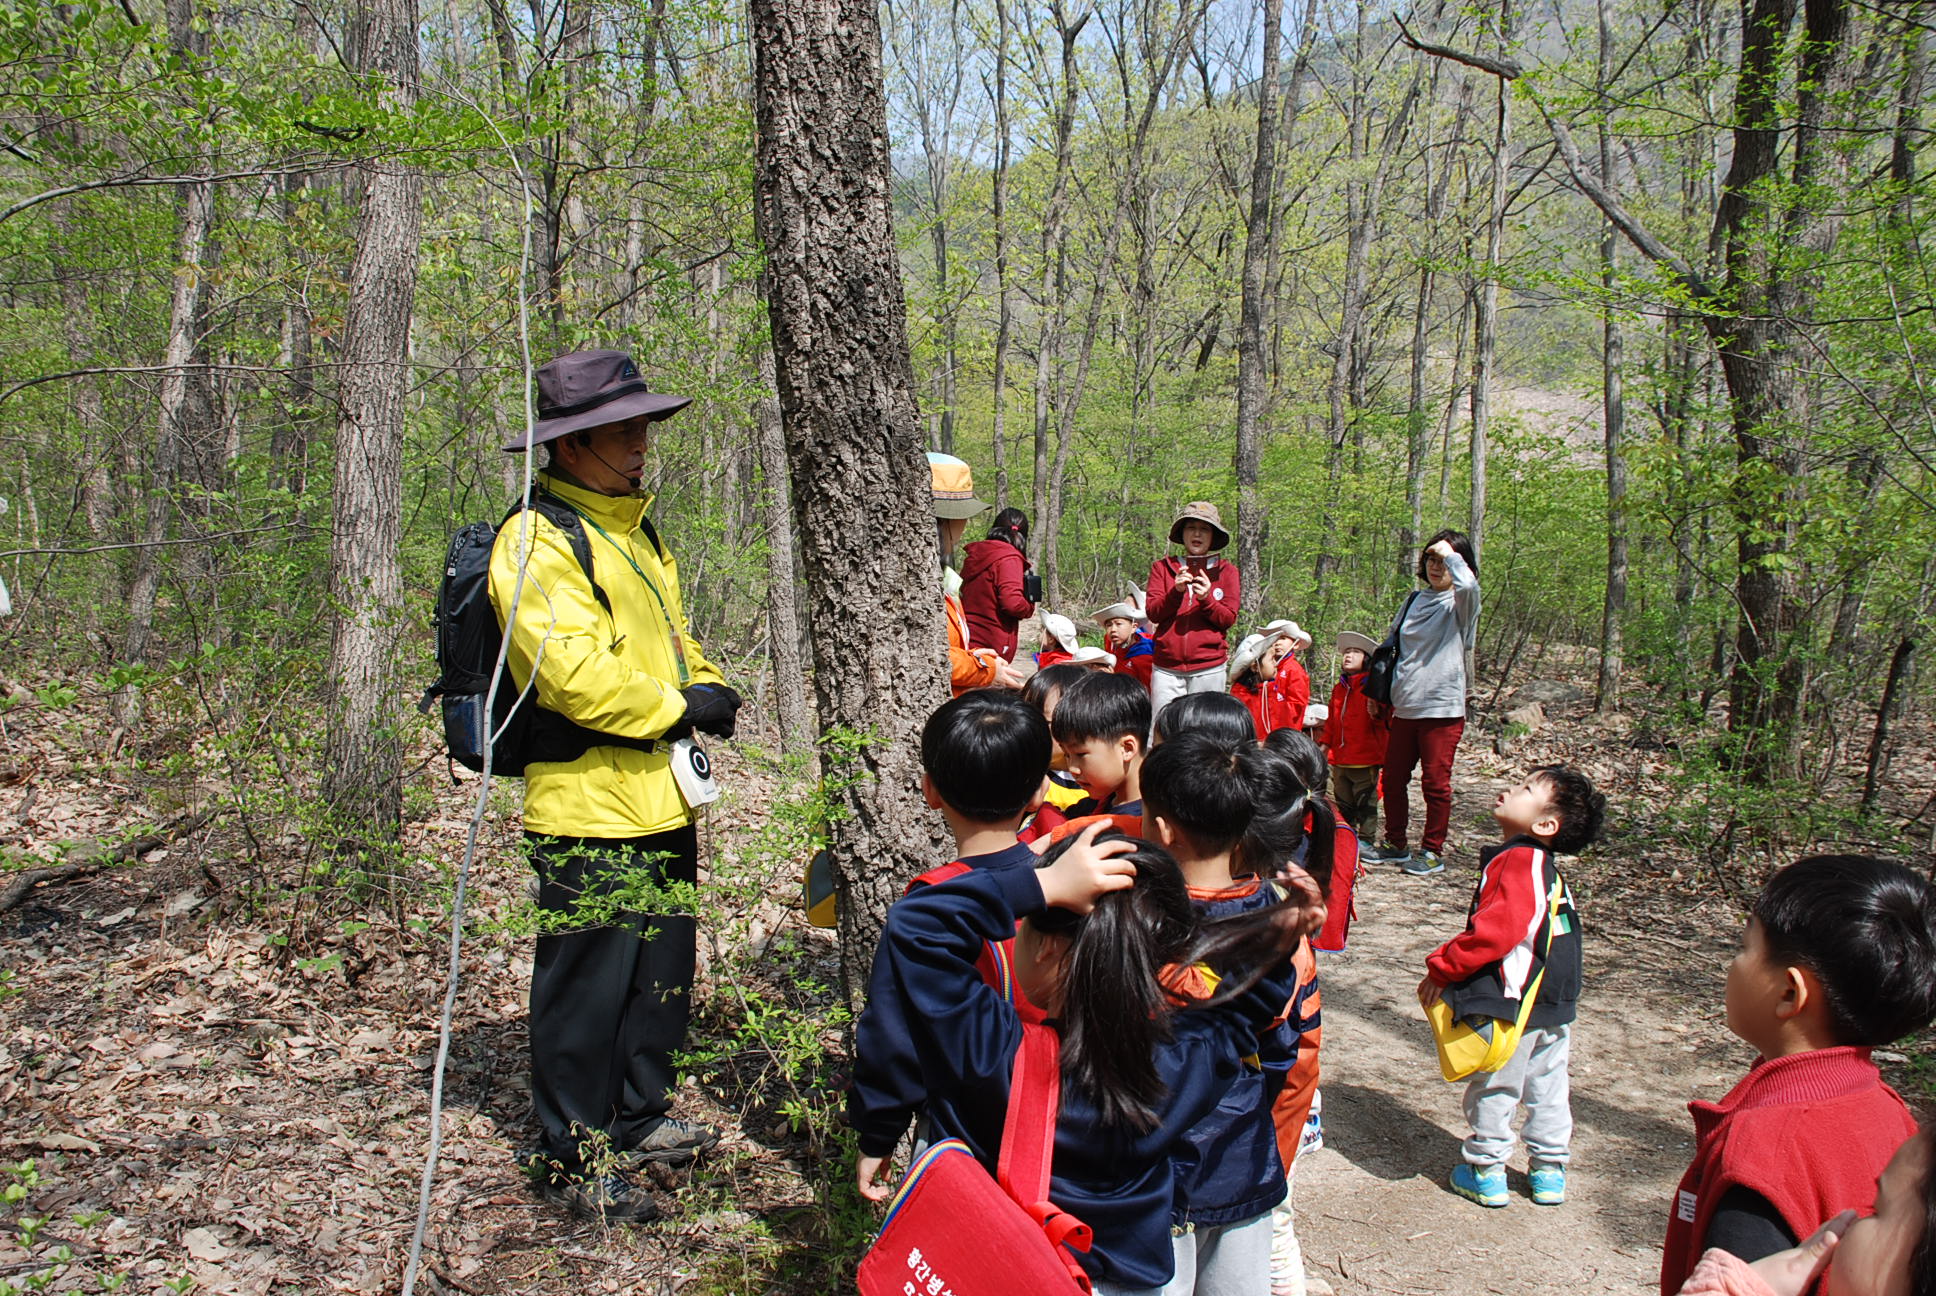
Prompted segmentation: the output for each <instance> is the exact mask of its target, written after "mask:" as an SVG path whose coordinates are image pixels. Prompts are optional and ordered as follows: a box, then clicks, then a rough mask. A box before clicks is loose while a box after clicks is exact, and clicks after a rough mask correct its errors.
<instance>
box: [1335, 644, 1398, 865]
mask: <svg viewBox="0 0 1936 1296" xmlns="http://www.w3.org/2000/svg"><path fill="white" fill-rule="evenodd" d="M1377 647H1378V645H1377V644H1375V643H1373V642H1372V641H1371V636H1369V635H1361V634H1359V633H1358V632H1357V631H1355V630H1342V631H1339V632H1338V668H1339V672H1340V674H1339V677H1338V682H1337V683H1336V684H1334V685H1332V686H1331V714H1330V716H1329V717H1327V718H1326V720H1325V722H1324V729H1323V732H1322V734H1321V736H1320V737H1319V741H1320V742H1322V743H1323V744H1324V754H1325V756H1326V757H1327V758H1329V760H1330V761H1331V799H1332V800H1333V801H1335V802H1337V805H1338V813H1340V814H1342V815H1343V816H1344V817H1345V821H1346V822H1347V823H1349V824H1350V825H1351V826H1352V828H1353V829H1355V830H1356V831H1357V834H1358V840H1360V841H1368V842H1375V841H1377V840H1378V772H1379V771H1380V770H1382V769H1383V768H1384V767H1385V741H1386V739H1387V738H1388V737H1390V728H1389V726H1390V720H1389V718H1388V717H1387V716H1386V714H1385V711H1384V708H1382V707H1380V706H1379V705H1378V704H1377V703H1375V702H1373V701H1372V700H1371V699H1370V698H1368V697H1366V696H1365V667H1366V666H1367V665H1368V664H1369V663H1370V661H1371V654H1372V653H1373V652H1374V651H1375V650H1376V649H1377Z"/></svg>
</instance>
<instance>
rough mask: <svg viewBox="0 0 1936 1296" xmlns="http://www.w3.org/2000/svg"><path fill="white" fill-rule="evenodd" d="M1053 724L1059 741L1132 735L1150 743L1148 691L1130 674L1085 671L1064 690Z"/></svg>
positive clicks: (1056, 708)
mask: <svg viewBox="0 0 1936 1296" xmlns="http://www.w3.org/2000/svg"><path fill="white" fill-rule="evenodd" d="M1054 727H1055V740H1056V741H1057V742H1059V743H1079V742H1114V741H1116V740H1117V739H1118V738H1124V737H1130V736H1134V737H1135V738H1136V740H1137V741H1138V742H1141V743H1147V742H1148V741H1149V731H1150V696H1149V693H1148V692H1147V691H1146V690H1145V689H1144V688H1143V686H1142V685H1141V684H1138V683H1137V682H1136V681H1135V680H1134V679H1132V678H1130V677H1129V676H1127V675H1116V674H1104V673H1102V672H1101V671H1084V672H1083V678H1082V679H1079V680H1077V681H1075V682H1074V683H1073V684H1070V685H1069V686H1068V687H1067V688H1065V689H1063V690H1062V698H1061V700H1060V701H1058V702H1057V703H1056V704H1055V721H1054Z"/></svg>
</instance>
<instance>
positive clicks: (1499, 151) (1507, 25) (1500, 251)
mask: <svg viewBox="0 0 1936 1296" xmlns="http://www.w3.org/2000/svg"><path fill="white" fill-rule="evenodd" d="M1512 39H1513V12H1512V4H1511V0H1500V4H1499V45H1500V48H1501V50H1502V51H1504V50H1509V49H1510V48H1511V47H1512ZM1493 88H1494V91H1495V92H1496V93H1497V95H1498V100H1497V103H1496V106H1495V108H1494V120H1493V129H1492V207H1491V210H1490V213H1489V214H1488V216H1487V218H1486V260H1485V266H1484V269H1483V271H1482V272H1481V274H1480V278H1479V291H1478V294H1477V297H1478V300H1477V302H1476V303H1475V309H1474V310H1473V318H1472V327H1473V340H1472V511H1471V520H1470V521H1469V522H1468V523H1467V524H1466V534H1467V535H1469V536H1470V537H1471V538H1472V553H1473V556H1474V557H1475V558H1480V559H1483V558H1484V552H1483V551H1484V548H1485V531H1486V454H1487V451H1488V450H1489V448H1490V447H1489V444H1488V442H1489V439H1490V436H1491V431H1492V428H1491V414H1492V380H1493V373H1492V369H1493V361H1494V358H1495V356H1496V355H1497V353H1498V349H1499V266H1500V262H1501V261H1502V260H1503V258H1504V255H1505V252H1504V247H1505V239H1506V169H1507V167H1508V166H1509V165H1510V163H1511V161H1512V159H1511V156H1510V152H1511V149H1512V90H1511V87H1510V86H1508V85H1507V84H1506V82H1505V80H1504V79H1497V80H1495V81H1494V83H1493Z"/></svg>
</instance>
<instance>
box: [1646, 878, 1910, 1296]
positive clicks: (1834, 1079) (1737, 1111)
mask: <svg viewBox="0 0 1936 1296" xmlns="http://www.w3.org/2000/svg"><path fill="white" fill-rule="evenodd" d="M1727 1011H1728V1029H1729V1030H1731V1031H1733V1032H1734V1033H1735V1034H1736V1035H1739V1036H1740V1037H1741V1038H1742V1039H1744V1040H1746V1041H1747V1042H1748V1043H1749V1044H1752V1045H1753V1046H1754V1047H1755V1049H1756V1050H1757V1051H1758V1052H1759V1053H1760V1054H1761V1060H1760V1061H1758V1062H1756V1063H1755V1065H1754V1067H1753V1068H1752V1069H1751V1070H1749V1072H1748V1074H1747V1075H1746V1076H1745V1077H1743V1078H1742V1080H1741V1082H1740V1083H1739V1084H1737V1085H1735V1087H1734V1088H1733V1089H1731V1090H1730V1091H1729V1092H1728V1094H1727V1096H1726V1097H1725V1098H1723V1099H1721V1101H1719V1102H1713V1103H1711V1102H1695V1103H1690V1104H1689V1110H1690V1111H1691V1112H1693V1114H1694V1163H1693V1164H1692V1165H1690V1166H1689V1167H1688V1168H1687V1173H1686V1174H1685V1175H1683V1176H1682V1177H1681V1182H1680V1187H1679V1189H1678V1190H1677V1191H1676V1192H1675V1194H1674V1200H1673V1202H1672V1203H1671V1205H1670V1214H1669V1215H1668V1222H1667V1241H1666V1246H1665V1249H1664V1253H1663V1255H1662V1257H1661V1269H1660V1288H1661V1291H1662V1292H1663V1293H1667V1296H1672V1293H1674V1292H1677V1291H1679V1290H1680V1287H1681V1284H1682V1283H1683V1282H1684V1281H1686V1279H1687V1277H1688V1276H1689V1274H1690V1273H1691V1272H1692V1270H1693V1269H1694V1266H1695V1263H1696V1262H1697V1261H1698V1260H1699V1259H1700V1257H1701V1253H1702V1252H1703V1251H1705V1250H1707V1249H1708V1248H1710V1247H1719V1248H1721V1249H1722V1250H1724V1251H1727V1252H1729V1253H1730V1254H1732V1255H1735V1256H1737V1257H1739V1258H1740V1259H1742V1260H1747V1261H1754V1260H1759V1259H1761V1258H1762V1257H1764V1256H1767V1255H1772V1254H1773V1253H1775V1252H1777V1251H1781V1250H1784V1249H1786V1248H1788V1247H1791V1246H1793V1245H1795V1243H1796V1242H1797V1241H1798V1240H1799V1239H1801V1238H1803V1237H1806V1236H1807V1235H1808V1234H1809V1233H1811V1232H1812V1231H1813V1230H1814V1228H1815V1226H1816V1225H1817V1224H1818V1223H1820V1222H1821V1221H1822V1220H1824V1219H1826V1218H1828V1216H1830V1215H1831V1214H1833V1213H1834V1212H1836V1211H1838V1210H1841V1209H1842V1208H1844V1207H1847V1206H1853V1207H1856V1208H1857V1209H1866V1208H1867V1207H1868V1206H1869V1204H1870V1203H1871V1202H1873V1201H1874V1200H1875V1187H1876V1176H1877V1175H1878V1174H1879V1173H1881V1171H1882V1169H1883V1167H1884V1166H1885V1165H1886V1164H1887V1163H1888V1161H1889V1159H1890V1157H1891V1156H1892V1155H1893V1154H1894V1152H1895V1150H1896V1148H1897V1146H1898V1145H1900V1144H1901V1143H1902V1142H1903V1140H1904V1139H1906V1138H1908V1137H1909V1136H1910V1135H1911V1134H1912V1133H1914V1132H1915V1129H1916V1123H1915V1121H1914V1120H1913V1119H1912V1118H1911V1117H1910V1115H1909V1110H1908V1108H1907V1107H1905V1106H1904V1105H1903V1101H1902V1099H1901V1097H1899V1096H1898V1095H1897V1093H1896V1091H1895V1090H1894V1089H1891V1088H1890V1087H1889V1086H1888V1085H1886V1084H1884V1083H1883V1080H1882V1075H1881V1073H1880V1072H1879V1071H1878V1070H1877V1069H1876V1065H1875V1063H1874V1062H1872V1061H1870V1060H1869V1050H1870V1049H1872V1048H1878V1047H1880V1046H1882V1045H1885V1044H1888V1043H1890V1042H1892V1041H1894V1040H1898V1039H1901V1038H1902V1037H1903V1036H1904V1035H1908V1034H1910V1033H1911V1032H1913V1031H1918V1030H1921V1029H1922V1028H1923V1027H1925V1026H1927V1025H1929V1023H1930V1021H1931V1020H1932V1019H1936V891H1932V889H1931V887H1930V885H1929V883H1928V882H1927V881H1926V880H1925V879H1924V878H1923V877H1922V876H1921V875H1920V874H1918V873H1916V872H1914V871H1913V870H1911V869H1908V868H1905V867H1903V866H1902V865H1900V864H1893V863H1890V862H1888V861H1886V860H1879V859H1872V858H1870V857H1868V856H1865V855H1816V856H1811V857H1810V858H1808V859H1803V860H1798V861H1796V862H1795V863H1793V864H1791V865H1789V866H1788V867H1787V868H1785V869H1783V870H1782V871H1781V872H1779V873H1777V874H1775V876H1774V877H1773V878H1771V879H1769V881H1768V885H1767V886H1766V887H1764V888H1762V892H1761V895H1760V896H1759V897H1758V898H1757V899H1756V900H1755V904H1754V914H1753V916H1752V917H1750V918H1749V919H1748V927H1747V931H1746V932H1744V933H1743V935H1742V938H1741V952H1740V953H1738V954H1736V955H1735V957H1734V962H1733V963H1731V964H1730V965H1729V966H1728V985H1727Z"/></svg>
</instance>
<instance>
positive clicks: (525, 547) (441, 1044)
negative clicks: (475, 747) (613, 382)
mask: <svg viewBox="0 0 1936 1296" xmlns="http://www.w3.org/2000/svg"><path fill="white" fill-rule="evenodd" d="M447 84H448V83H447ZM451 90H452V93H453V95H454V97H456V98H458V99H461V100H463V101H464V102H466V103H468V104H470V106H471V108H472V109H473V110H475V111H476V112H477V113H478V115H479V116H480V117H482V118H483V119H484V120H485V121H486V122H488V123H490V127H491V130H492V132H493V133H494V134H496V135H497V137H498V142H499V143H500V144H502V145H503V147H504V152H505V155H506V156H507V157H509V158H510V159H511V169H512V170H513V171H514V172H516V174H517V177H518V191H519V193H520V194H521V196H522V198H523V205H522V209H521V222H522V225H523V240H522V242H521V244H520V246H519V250H518V348H519V353H520V358H521V359H522V361H523V366H524V447H525V448H524V472H523V480H522V487H521V490H520V492H519V496H518V498H519V499H521V500H529V499H530V498H531V456H532V455H533V454H535V453H536V452H537V450H536V447H535V446H533V445H532V443H531V438H532V436H533V434H534V433H535V431H536V423H537V411H536V410H535V409H533V407H532V399H531V392H532V385H533V373H532V367H531V315H530V302H529V298H528V297H527V295H526V293H525V287H524V285H525V281H526V278H527V276H528V275H529V273H530V269H531V224H532V222H531V184H530V178H529V177H528V176H526V175H525V173H524V168H523V166H522V165H520V164H519V162H518V156H517V150H516V149H514V148H512V147H511V142H510V141H509V140H507V139H505V138H504V132H503V131H501V130H499V129H498V125H497V121H496V119H494V118H493V117H492V116H491V115H490V114H489V113H486V112H484V111H483V109H482V108H481V107H479V106H478V105H477V104H476V103H475V102H474V101H472V100H471V99H470V97H469V96H468V95H466V94H464V92H463V90H462V89H461V88H457V87H451ZM518 518H519V527H518V541H519V543H518V575H517V582H516V584H515V585H514V586H513V588H512V590H511V606H510V608H509V609H508V610H507V611H506V613H505V617H504V624H505V626H506V633H505V635H504V637H503V639H502V641H501V642H500V643H499V644H498V650H497V662H496V664H495V666H494V667H493V668H492V670H491V678H490V681H489V685H488V687H487V689H486V691H485V706H486V709H487V713H488V709H489V706H490V699H491V698H492V697H493V696H495V695H496V692H497V681H498V678H499V677H500V676H501V675H502V674H503V673H504V670H505V658H506V657H507V655H508V654H509V652H510V648H511V633H510V627H513V626H515V625H516V624H517V615H518V603H519V601H520V600H521V599H522V598H523V595H524V587H525V584H526V579H527V571H528V569H529V567H530V564H531V546H532V543H533V539H534V533H535V530H536V528H535V527H534V526H533V525H532V524H531V521H530V515H529V511H528V510H527V511H525V512H520V513H519V514H518ZM553 623H554V624H555V623H556V614H555V613H554V615H553ZM545 638H546V639H549V638H550V635H549V633H548V632H547V634H546V636H545ZM543 654H544V643H543V642H540V643H539V645H538V659H537V660H540V661H541V660H543ZM537 680H538V671H537V667H536V665H535V664H534V665H533V667H532V671H531V680H530V682H529V683H527V684H526V685H525V687H524V690H523V692H521V693H520V694H519V695H518V702H517V705H518V706H523V705H524V703H525V699H526V698H527V697H528V696H529V695H530V693H531V690H532V688H533V687H534V686H535V685H536V683H537ZM512 714H514V715H515V714H516V711H515V708H514V709H513V712H512ZM505 723H506V724H509V723H510V721H509V720H508V719H507V720H506V721H505ZM502 732H503V731H502V730H501V729H500V730H498V731H496V732H491V731H489V729H488V726H487V735H488V737H489V739H490V741H489V742H486V743H485V744H484V767H483V769H482V770H480V771H479V776H478V777H479V782H478V785H477V806H476V808H475V809H474V810H473V811H472V812H471V823H470V830H469V832H468V833H467V834H466V835H465V838H464V858H463V862H462V863H461V864H459V865H458V868H457V892H456V895H455V896H454V897H453V898H452V901H451V914H450V970H449V973H448V981H447V984H446V985H445V987H444V1008H443V1013H442V1015H441V1017H440V1018H439V1020H438V1025H437V1061H436V1065H435V1066H434V1067H433V1068H432V1071H431V1079H430V1148H429V1150H428V1151H427V1152H426V1153H425V1154H424V1168H423V1182H422V1184H421V1186H420V1188H419V1190H418V1193H417V1226H416V1229H415V1231H414V1232H412V1234H411V1236H410V1260H409V1263H408V1264H407V1265H406V1266H405V1267H404V1271H403V1296H414V1294H415V1292H416V1288H417V1269H418V1266H419V1264H420V1263H421V1262H422V1259H423V1242H424V1234H425V1232H426V1231H427V1230H428V1229H429V1227H430V1191H431V1188H432V1186H433V1185H434V1184H435V1182H436V1178H437V1156H438V1153H439V1152H440V1151H442V1149H443V1139H444V1068H445V1065H446V1064H447V1063H448V1062H449V1060H450V1031H451V1020H452V1018H453V1016H454V1015H455V1014H456V1010H457V986H458V982H459V979H460V977H461V975H462V970H463V969H462V963H461V962H460V954H461V952H462V949H463V943H464V903H465V900H466V897H467V895H468V893H469V890H470V877H471V866H472V865H473V864H474V863H475V862H476V860H477V839H478V836H479V834H480V833H481V831H482V830H483V825H484V815H485V812H486V811H487V810H488V809H489V808H490V803H491V751H492V748H493V747H494V746H495V745H496V743H497V738H498V735H499V734H500V733H502Z"/></svg>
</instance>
